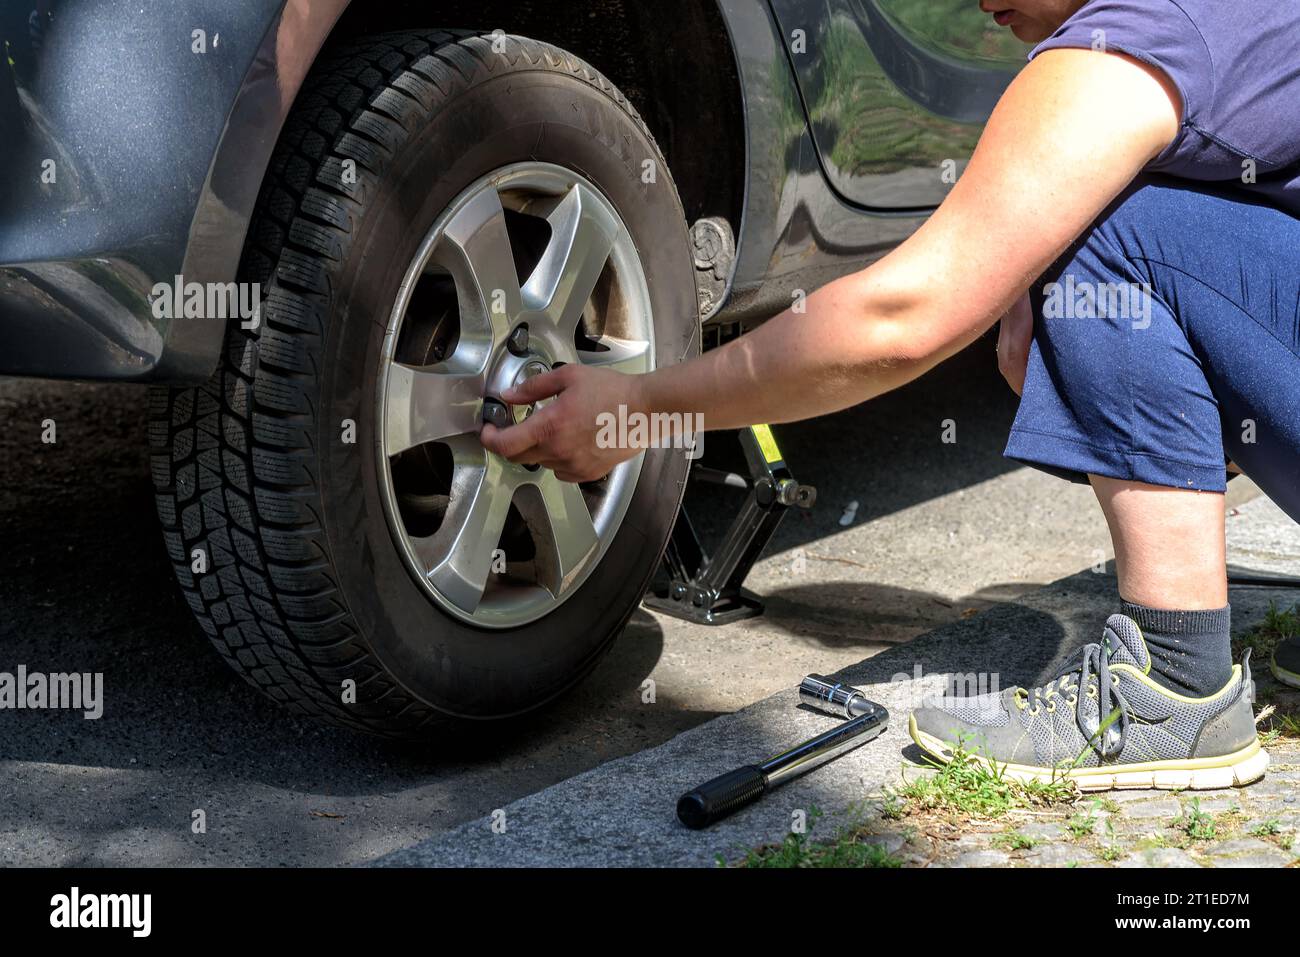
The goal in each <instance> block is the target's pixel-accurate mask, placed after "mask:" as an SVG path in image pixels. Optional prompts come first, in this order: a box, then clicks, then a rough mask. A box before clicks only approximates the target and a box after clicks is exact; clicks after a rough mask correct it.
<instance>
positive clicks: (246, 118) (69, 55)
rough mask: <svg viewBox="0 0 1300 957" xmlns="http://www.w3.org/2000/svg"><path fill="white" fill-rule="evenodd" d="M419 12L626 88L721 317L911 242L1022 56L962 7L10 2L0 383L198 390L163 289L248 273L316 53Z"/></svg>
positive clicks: (219, 332)
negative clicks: (727, 244)
mask: <svg viewBox="0 0 1300 957" xmlns="http://www.w3.org/2000/svg"><path fill="white" fill-rule="evenodd" d="M363 6H364V7H367V8H366V9H363ZM370 8H380V9H370ZM972 14H973V15H974V17H975V18H974V19H972V17H971V15H972ZM410 26H437V27H482V28H484V29H487V30H492V29H502V30H505V31H506V32H509V33H520V34H524V35H530V36H534V37H536V38H538V39H542V40H548V41H550V42H553V43H556V44H557V45H560V46H562V47H565V48H566V49H569V50H571V51H572V52H573V53H575V54H577V55H578V56H581V57H583V58H585V59H586V60H588V61H589V62H591V63H593V64H594V65H595V66H596V67H597V68H598V69H600V70H602V71H603V72H604V73H605V74H606V75H607V76H609V77H610V78H611V79H612V80H614V82H616V83H617V84H618V85H619V86H620V88H622V89H623V90H624V92H625V93H626V94H627V95H628V97H629V99H631V100H632V102H633V103H634V104H635V105H636V106H637V108H638V109H639V110H640V111H641V113H642V114H643V115H644V116H645V118H646V120H647V123H648V124H649V126H650V128H651V130H652V132H653V133H654V134H655V136H656V139H658V140H659V141H660V144H661V146H663V148H664V151H665V154H666V155H667V157H668V161H669V165H670V167H671V168H672V172H673V175H674V178H675V179H677V180H678V185H679V188H680V190H681V193H682V198H683V202H684V205H685V207H686V211H687V214H688V217H689V218H690V219H691V220H692V221H693V222H694V221H696V220H699V219H705V218H712V219H713V220H715V221H721V222H724V223H726V224H727V225H728V227H729V229H730V231H731V232H732V233H734V238H735V252H734V255H731V254H730V251H729V250H722V251H719V250H716V249H711V248H709V249H700V250H698V255H697V266H698V267H699V268H700V269H701V271H702V274H707V276H708V278H709V280H710V281H712V282H714V283H716V284H717V286H718V291H717V294H716V295H715V296H713V297H712V299H711V301H710V302H708V304H707V308H705V309H703V312H704V316H705V319H706V321H707V322H709V323H716V324H727V323H733V324H734V323H740V324H748V323H752V322H756V321H761V320H762V319H763V318H766V317H767V316H769V315H772V314H774V313H776V312H778V311H780V310H781V309H783V308H785V307H787V306H788V305H789V304H790V302H791V299H792V297H794V296H797V295H798V294H799V291H800V290H804V291H811V290H812V289H815V288H816V287H817V286H819V285H821V284H823V283H825V282H827V281H829V280H830V279H832V278H834V277H836V276H838V275H841V274H843V273H845V272H848V271H850V270H853V269H856V268H859V267H860V266H861V265H862V264H864V263H866V262H868V261H870V260H872V259H874V258H876V257H878V256H879V255H881V254H883V253H884V252H886V251H888V250H889V249H890V248H892V247H893V246H895V245H896V244H897V243H898V242H900V241H901V240H902V239H904V238H905V237H906V236H907V235H908V234H910V233H911V231H912V230H914V229H915V228H916V227H917V226H918V225H919V224H920V222H922V221H923V218H924V216H925V215H926V214H927V212H928V211H929V210H930V209H932V208H933V207H934V206H935V205H937V204H938V202H939V201H941V199H942V197H943V195H944V193H945V191H946V189H947V188H948V186H949V185H950V184H951V182H952V181H953V179H954V178H955V175H954V173H955V171H956V170H957V169H959V168H960V166H961V164H963V163H964V162H965V160H966V158H967V157H968V156H969V152H970V149H971V147H972V145H973V143H974V140H975V137H976V136H977V135H978V132H979V129H980V126H981V124H982V123H983V121H984V120H985V119H986V117H987V115H988V113H989V111H990V109H991V108H992V105H993V103H994V102H995V101H996V99H997V97H998V95H999V94H1000V93H1001V91H1002V89H1003V88H1004V87H1005V86H1006V84H1007V83H1008V82H1009V80H1010V78H1011V77H1012V76H1013V75H1014V71H1015V69H1016V67H1017V65H1018V63H1019V61H1020V54H1021V53H1022V51H1021V50H1020V49H1018V48H1016V47H1015V46H1014V45H1008V44H1007V43H1006V42H1004V41H1003V40H1002V39H1000V38H998V37H997V36H996V35H995V34H992V33H988V32H986V31H985V28H984V26H983V25H982V23H981V21H980V20H979V18H978V11H977V10H975V9H974V4H973V2H972V0H771V2H770V3H769V2H766V0H671V2H664V3H649V4H637V3H633V2H631V0H628V2H626V3H625V2H622V0H590V2H585V0H572V2H568V0H553V2H550V3H537V2H531V0H520V2H492V0H485V2H477V3H472V4H469V3H463V2H458V0H448V2H438V0H430V2H421V3H411V4H406V3H391V4H388V3H385V4H369V5H362V4H359V3H358V4H349V2H348V0H287V2H282V0H169V2H149V3H142V2H139V0H132V2H127V0H39V2H34V0H0V40H2V41H3V49H4V52H5V54H6V56H5V57H4V58H3V59H2V60H0V68H2V69H0V374H7V375H21V376H38V377H56V378H85V379H119V380H136V381H164V382H171V383H196V382H199V381H202V380H204V379H205V378H206V377H207V376H208V375H209V374H210V373H211V372H212V370H213V369H214V367H215V366H216V363H217V361H218V357H219V354H220V350H221V346H222V341H223V335H224V323H222V322H219V321H213V320H195V319H168V318H157V317H156V316H155V311H156V310H154V309H153V308H152V306H151V303H150V298H149V297H150V291H151V290H152V289H153V287H154V286H155V284H157V283H171V282H172V281H173V279H174V277H176V276H182V277H184V280H185V281H186V282H200V283H228V282H232V281H233V280H234V279H235V276H236V271H237V269H238V267H239V261H240V255H241V250H242V248H243V244H244V239H245V235H246V232H247V228H248V223H249V218H250V214H251V212H252V210H253V207H254V204H255V202H256V199H257V196H258V191H259V187H260V185H261V182H262V179H263V176H264V173H265V170H266V166H267V162H268V160H269V157H270V155H271V151H272V149H273V147H274V145H275V142H276V139H277V136H278V135H279V132H280V129H281V125H282V124H283V122H284V120H285V117H286V115H287V114H288V112H289V110H290V109H291V107H292V105H293V100H294V97H295V95H296V93H297V92H298V89H299V88H300V86H301V84H302V80H303V78H304V76H305V75H306V72H307V71H308V70H309V69H310V67H311V64H312V62H313V61H314V60H315V58H316V56H317V55H318V53H319V52H320V50H321V49H322V48H323V47H324V46H325V45H326V44H328V43H330V42H331V41H335V40H338V39H340V38H344V39H346V38H351V37H354V36H356V35H359V34H361V33H367V32H375V31H378V30H388V29H397V28H405V27H410Z"/></svg>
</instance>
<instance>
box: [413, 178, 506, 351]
mask: <svg viewBox="0 0 1300 957" xmlns="http://www.w3.org/2000/svg"><path fill="white" fill-rule="evenodd" d="M432 262H433V263H434V264H435V265H438V266H441V267H442V268H444V269H446V270H447V272H449V273H450V274H451V277H452V280H453V281H454V282H455V284H456V293H457V295H458V297H459V299H460V320H461V344H462V346H468V345H470V344H471V343H476V344H478V345H480V346H481V347H483V349H484V358H486V357H487V356H488V355H490V352H491V350H492V348H494V347H496V346H498V345H500V344H501V343H502V342H504V341H505V339H506V337H507V336H508V335H509V334H510V324H511V322H512V321H513V319H514V318H515V317H516V316H517V315H518V314H519V311H520V308H521V305H520V304H521V302H522V294H521V290H520V287H519V275H518V273H517V272H516V271H515V259H514V253H513V251H512V249H511V245H510V234H509V232H507V230H506V217H505V209H504V208H503V207H502V205H501V197H500V195H499V194H498V193H497V191H496V190H495V189H485V190H483V191H481V192H480V193H479V194H478V195H476V196H475V197H474V198H473V199H471V200H470V201H469V202H468V203H466V204H465V207H464V209H462V210H460V211H459V212H458V213H457V214H456V215H455V216H454V217H452V220H451V222H449V223H448V224H447V227H446V230H445V231H444V233H443V242H442V243H440V244H439V246H438V248H437V250H436V251H435V254H434V257H433V259H432Z"/></svg>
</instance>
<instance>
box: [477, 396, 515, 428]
mask: <svg viewBox="0 0 1300 957" xmlns="http://www.w3.org/2000/svg"><path fill="white" fill-rule="evenodd" d="M483 421H484V422H491V423H492V424H493V425H495V426H496V427H497V428H498V429H508V428H509V427H510V426H512V425H514V424H515V423H514V418H513V417H512V416H511V415H510V410H509V409H507V408H506V406H505V403H503V402H498V401H497V400H496V399H484V400H483Z"/></svg>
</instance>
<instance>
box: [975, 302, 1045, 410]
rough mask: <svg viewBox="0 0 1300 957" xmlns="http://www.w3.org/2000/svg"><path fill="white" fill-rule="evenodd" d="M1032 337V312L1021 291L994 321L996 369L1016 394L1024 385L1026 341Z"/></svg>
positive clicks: (1026, 354) (1027, 354)
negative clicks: (996, 325)
mask: <svg viewBox="0 0 1300 957" xmlns="http://www.w3.org/2000/svg"><path fill="white" fill-rule="evenodd" d="M1033 338H1034V313H1033V310H1032V309H1030V306H1029V293H1025V294H1024V295H1023V296H1021V297H1020V298H1019V299H1017V300H1016V302H1015V304H1014V305H1013V306H1012V307H1011V308H1010V309H1009V310H1007V314H1006V315H1005V316H1003V317H1002V321H1001V322H1000V323H999V324H998V369H999V370H1000V371H1001V373H1002V377H1003V378H1004V379H1006V380H1007V384H1008V385H1010V386H1011V388H1012V389H1013V390H1014V391H1015V393H1016V395H1020V394H1021V392H1022V391H1024V388H1025V373H1026V372H1027V371H1028V368H1029V343H1030V342H1031V341H1032V340H1033ZM985 348H987V346H986V347H985Z"/></svg>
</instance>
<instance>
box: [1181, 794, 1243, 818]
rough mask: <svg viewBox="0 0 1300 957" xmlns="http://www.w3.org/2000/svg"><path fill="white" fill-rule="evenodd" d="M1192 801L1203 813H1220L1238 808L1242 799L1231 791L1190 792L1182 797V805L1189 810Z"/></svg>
mask: <svg viewBox="0 0 1300 957" xmlns="http://www.w3.org/2000/svg"><path fill="white" fill-rule="evenodd" d="M1192 802H1196V804H1195V806H1196V807H1199V808H1200V809H1201V811H1202V812H1204V813H1205V814H1222V813H1224V812H1225V811H1232V810H1233V809H1237V808H1240V807H1241V806H1242V803H1243V802H1242V799H1241V798H1240V797H1239V796H1238V795H1236V794H1233V793H1227V794H1214V795H1204V794H1192V795H1186V796H1184V797H1183V799H1182V804H1183V807H1185V808H1187V809H1188V810H1189V811H1190V810H1191V809H1192V807H1193V803H1192Z"/></svg>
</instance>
